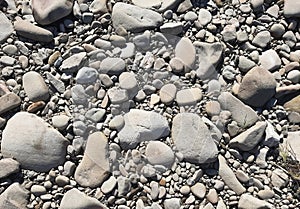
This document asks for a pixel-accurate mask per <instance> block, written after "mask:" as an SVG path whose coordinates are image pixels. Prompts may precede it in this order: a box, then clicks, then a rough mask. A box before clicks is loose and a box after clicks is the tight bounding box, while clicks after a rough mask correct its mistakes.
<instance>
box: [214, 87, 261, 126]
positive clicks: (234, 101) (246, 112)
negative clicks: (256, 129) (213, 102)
mask: <svg viewBox="0 0 300 209" xmlns="http://www.w3.org/2000/svg"><path fill="white" fill-rule="evenodd" d="M218 101H219V102H220V104H221V108H222V109H223V110H228V111H230V112H231V117H232V119H233V120H235V121H236V122H237V123H238V125H239V126H240V127H242V128H247V127H250V126H252V125H254V123H255V122H256V121H257V120H258V116H257V114H256V112H255V111H254V110H253V109H252V108H251V107H249V106H248V105H245V104H244V103H243V102H242V101H241V100H239V99H238V98H236V97H235V96H233V95H232V94H231V93H229V92H223V93H221V95H220V96H219V97H218Z"/></svg>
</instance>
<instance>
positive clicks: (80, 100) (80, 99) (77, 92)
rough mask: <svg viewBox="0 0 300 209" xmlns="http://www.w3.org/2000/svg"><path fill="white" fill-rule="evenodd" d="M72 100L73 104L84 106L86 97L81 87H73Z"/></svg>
mask: <svg viewBox="0 0 300 209" xmlns="http://www.w3.org/2000/svg"><path fill="white" fill-rule="evenodd" d="M71 93H72V99H73V102H74V103H75V104H78V105H86V104H87V102H88V100H87V97H88V95H87V94H86V93H85V90H84V88H83V86H82V85H79V84H77V85H75V86H73V87H72V88H71Z"/></svg>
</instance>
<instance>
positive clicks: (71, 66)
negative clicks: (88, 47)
mask: <svg viewBox="0 0 300 209" xmlns="http://www.w3.org/2000/svg"><path fill="white" fill-rule="evenodd" d="M85 62H86V52H80V53H78V54H73V55H72V56H70V57H68V58H67V59H65V60H64V61H63V62H62V65H61V66H60V70H61V71H62V72H64V73H74V72H77V71H78V70H79V69H80V68H82V67H83V66H84V65H85Z"/></svg>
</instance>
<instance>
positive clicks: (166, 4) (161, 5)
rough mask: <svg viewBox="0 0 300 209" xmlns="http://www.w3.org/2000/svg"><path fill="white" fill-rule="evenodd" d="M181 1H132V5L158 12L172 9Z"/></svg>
mask: <svg viewBox="0 0 300 209" xmlns="http://www.w3.org/2000/svg"><path fill="white" fill-rule="evenodd" d="M180 2H181V0H151V1H148V0H133V1H132V3H133V4H134V5H136V6H139V7H142V8H148V9H153V10H158V11H160V12H163V11H166V10H168V9H174V8H175V7H176V6H178V4H179V3H180Z"/></svg>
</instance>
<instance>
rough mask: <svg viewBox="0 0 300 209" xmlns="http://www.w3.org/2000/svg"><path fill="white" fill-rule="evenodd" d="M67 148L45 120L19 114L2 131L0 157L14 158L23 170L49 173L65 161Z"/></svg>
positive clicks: (62, 138) (62, 139)
mask: <svg viewBox="0 0 300 209" xmlns="http://www.w3.org/2000/svg"><path fill="white" fill-rule="evenodd" d="M16 127H18V128H17V129H16ZM68 144H69V141H68V140H66V139H65V138H64V137H63V136H62V135H61V134H60V133H59V132H58V131H57V130H55V129H54V128H52V127H51V126H50V125H49V124H48V123H46V122H45V121H44V120H43V119H41V118H39V117H38V116H36V115H34V114H31V113H26V112H19V113H17V114H15V115H14V116H13V117H12V118H11V119H9V120H8V122H7V125H6V127H5V129H4V131H3V138H2V144H1V153H2V154H3V155H4V156H5V157H13V158H15V159H16V160H17V161H18V162H19V163H20V164H21V166H22V167H23V168H24V169H31V170H34V171H38V172H47V171H49V170H50V169H52V168H54V167H56V166H58V165H61V164H62V163H63V162H64V161H65V156H66V148H67V146H68Z"/></svg>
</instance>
